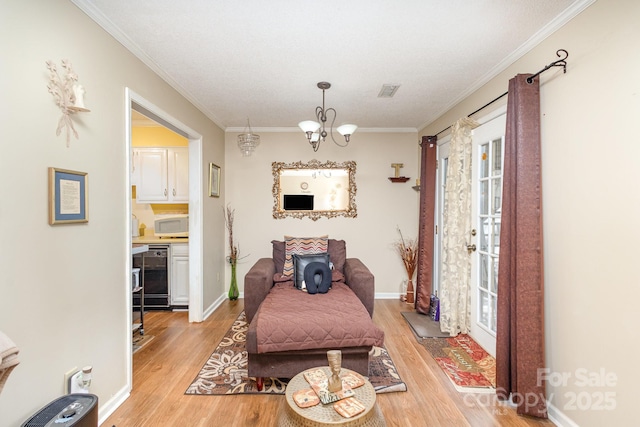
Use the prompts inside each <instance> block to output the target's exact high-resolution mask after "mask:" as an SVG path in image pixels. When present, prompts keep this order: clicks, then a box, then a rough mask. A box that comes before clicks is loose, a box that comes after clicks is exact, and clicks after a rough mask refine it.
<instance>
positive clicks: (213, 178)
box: [209, 163, 220, 197]
mask: <svg viewBox="0 0 640 427" xmlns="http://www.w3.org/2000/svg"><path fill="white" fill-rule="evenodd" d="M209 197H220V166H218V165H215V164H213V163H209Z"/></svg>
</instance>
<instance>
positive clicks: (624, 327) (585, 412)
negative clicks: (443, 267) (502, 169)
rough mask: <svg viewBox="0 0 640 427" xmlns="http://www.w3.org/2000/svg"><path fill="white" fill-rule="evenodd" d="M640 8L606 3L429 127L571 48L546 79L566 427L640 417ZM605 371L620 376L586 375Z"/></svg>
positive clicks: (549, 297)
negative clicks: (639, 126)
mask: <svg viewBox="0 0 640 427" xmlns="http://www.w3.org/2000/svg"><path fill="white" fill-rule="evenodd" d="M638 16H640V2H637V1H635V0H615V1H614V0H599V1H597V2H596V3H594V4H593V5H592V6H590V7H589V8H588V9H586V10H585V11H584V12H582V13H581V14H580V15H579V16H577V17H576V18H575V19H573V20H572V21H571V22H569V23H568V24H567V25H565V26H564V27H563V28H562V29H560V30H559V31H557V32H556V33H555V34H553V35H552V36H550V37H549V38H548V39H546V40H545V41H544V42H543V43H541V44H540V45H539V46H537V47H536V48H535V49H533V50H532V51H531V52H530V53H528V54H527V55H525V56H524V57H523V58H521V59H520V60H519V61H518V62H516V63H515V64H514V65H513V66H511V67H509V69H508V70H506V71H505V72H504V73H502V74H501V75H500V76H498V77H497V78H495V79H493V80H492V81H491V82H489V83H488V84H487V85H486V86H485V87H483V88H481V89H480V90H479V91H477V92H476V93H474V94H473V95H471V96H470V97H469V98H467V99H465V100H464V101H463V102H462V103H460V104H459V105H457V106H456V107H455V108H454V109H453V110H452V111H450V112H448V113H447V114H445V115H444V116H443V117H441V118H440V119H439V120H438V121H437V122H436V123H433V124H432V125H430V126H428V127H427V128H426V129H424V130H423V131H422V132H421V134H425V135H428V134H430V133H433V132H438V131H439V130H441V129H442V128H444V127H446V126H448V125H449V124H451V123H452V122H453V121H454V120H455V119H457V118H459V117H461V116H463V115H464V114H467V113H469V112H470V111H474V110H475V109H476V108H478V107H479V106H481V105H483V104H484V103H485V102H487V101H488V100H490V99H493V98H494V97H495V96H497V95H499V94H501V93H503V92H504V91H505V90H506V89H507V82H508V80H509V78H511V77H513V76H514V75H515V74H517V73H528V72H536V71H537V70H539V69H540V68H542V66H544V65H545V64H547V63H549V62H551V61H553V60H554V59H555V52H556V50H557V49H560V48H562V49H566V50H567V51H568V52H569V55H570V56H569V59H568V63H569V66H568V67H567V73H566V74H562V71H561V69H555V70H550V71H548V72H546V73H545V74H543V75H542V77H541V82H542V86H541V112H542V156H543V157H542V178H543V207H544V219H543V220H544V239H545V243H544V253H545V311H546V315H545V322H546V327H545V334H546V343H545V347H546V357H547V365H548V367H549V368H550V370H551V372H553V373H554V375H568V377H567V380H566V381H565V382H564V383H563V382H562V381H558V382H555V381H554V384H553V385H552V384H549V383H547V392H548V397H549V399H550V401H551V404H552V405H553V406H552V414H553V415H555V416H556V417H557V419H559V420H561V421H563V425H572V424H570V423H571V422H574V423H575V424H577V425H580V426H603V425H611V426H613V425H619V426H622V425H635V424H637V391H636V387H637V384H638V382H639V381H640V371H639V370H638V369H637V367H636V363H635V362H634V360H635V358H636V357H635V355H637V354H638V353H639V352H640V344H639V342H638V340H637V338H638V328H637V322H638V314H637V313H638V310H637V304H638V301H639V300H640V285H639V284H640V273H639V270H638V268H637V265H636V262H637V250H636V244H637V242H638V241H640V231H639V229H638V227H637V226H636V224H637V223H638V218H640V189H639V188H640V187H639V183H640V167H639V166H638V165H639V164H640V163H639V161H638V159H640V141H639V140H638V136H637V133H636V132H635V130H634V126H635V124H636V123H638V118H639V117H640V100H639V99H638V96H639V94H640V79H639V78H638V76H640V56H638V52H639V51H640V26H638V22H637V21H638V19H637V18H638ZM602 372H605V375H610V376H617V379H616V380H613V379H611V380H610V381H611V382H609V383H608V384H603V383H602V381H601V382H600V385H601V386H597V385H593V386H588V385H582V384H581V383H582V382H583V379H584V377H585V375H586V374H588V376H589V378H590V379H592V380H593V381H594V382H596V383H597V380H598V379H600V378H601V377H600V375H601V373H602ZM555 379H556V377H554V380H555ZM592 384H594V383H592ZM607 393H608V394H607ZM598 404H599V405H600V407H601V408H602V409H601V410H597V409H596V408H597V405H598ZM581 407H582V408H583V409H582V410H580V408H581ZM612 407H615V408H614V409H612V410H608V409H609V408H612Z"/></svg>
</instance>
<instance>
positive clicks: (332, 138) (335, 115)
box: [327, 108, 349, 147]
mask: <svg viewBox="0 0 640 427" xmlns="http://www.w3.org/2000/svg"><path fill="white" fill-rule="evenodd" d="M329 111H333V120H332V121H331V127H330V128H329V133H330V134H331V140H332V141H333V143H334V144H336V145H337V146H338V147H346V146H347V145H349V143H348V142H346V143H345V144H341V143H339V142H338V141H336V139H335V138H334V137H333V125H334V124H335V122H336V117H337V116H338V113H336V110H335V109H334V108H328V109H327V113H328V112H329Z"/></svg>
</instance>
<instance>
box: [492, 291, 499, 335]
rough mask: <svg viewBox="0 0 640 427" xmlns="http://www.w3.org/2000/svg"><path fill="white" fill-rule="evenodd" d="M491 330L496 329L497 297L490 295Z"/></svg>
mask: <svg viewBox="0 0 640 427" xmlns="http://www.w3.org/2000/svg"><path fill="white" fill-rule="evenodd" d="M491 330H492V331H497V330H498V298H497V297H496V296H493V295H492V296H491Z"/></svg>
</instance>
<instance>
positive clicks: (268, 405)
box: [102, 300, 553, 427]
mask: <svg viewBox="0 0 640 427" xmlns="http://www.w3.org/2000/svg"><path fill="white" fill-rule="evenodd" d="M242 310H243V302H242V300H239V301H234V302H231V301H227V302H226V303H224V304H223V305H222V306H221V307H219V308H218V309H217V310H216V311H215V312H214V313H213V314H212V315H211V316H210V317H209V318H208V319H207V320H206V321H204V322H202V323H191V324H190V323H189V322H188V315H187V313H186V312H175V313H170V312H151V313H149V314H148V315H145V333H146V334H147V335H153V336H154V339H153V340H152V341H151V342H150V343H149V344H148V345H147V346H146V347H144V348H143V349H142V350H140V351H138V352H137V353H136V354H135V355H134V359H133V366H134V370H133V391H132V393H131V397H129V399H127V401H126V402H124V404H122V406H120V407H119V408H118V409H117V410H116V411H115V412H114V413H113V414H112V415H111V416H110V417H109V418H108V419H107V420H106V422H105V423H103V424H102V426H107V427H111V426H115V427H129V426H153V427H156V426H225V427H227V426H272V425H275V421H276V420H277V415H278V411H279V410H280V409H281V407H282V406H283V405H285V401H284V396H273V395H272V396H259V395H234V396H193V395H185V394H184V392H185V390H186V389H187V387H188V386H189V384H191V382H192V381H193V379H194V378H195V376H196V375H197V373H198V372H199V371H200V368H201V367H202V366H203V365H204V363H205V361H206V360H207V359H208V358H209V356H210V355H211V353H212V352H213V350H214V349H215V347H216V346H217V345H218V343H219V342H220V340H221V338H222V336H223V335H224V333H225V332H226V331H227V329H229V327H230V326H231V324H232V323H233V321H234V320H235V319H236V317H237V316H238V314H239V313H240V312H241V311H242ZM410 310H411V307H410V306H408V305H407V304H404V303H402V302H400V301H396V300H376V302H375V312H374V321H375V323H376V324H377V325H378V326H380V327H381V328H382V329H383V330H384V332H385V346H386V348H387V350H388V351H389V354H390V355H391V357H392V359H393V361H394V362H395V364H396V367H397V369H398V372H399V374H400V376H401V378H402V379H403V381H404V382H405V383H406V384H407V387H408V391H407V392H404V393H402V392H400V393H387V394H379V395H378V396H377V403H378V406H379V407H380V409H381V411H382V413H383V414H384V416H385V419H386V421H387V425H388V426H390V427H391V426H403V427H404V426H416V427H419V426H447V427H448V426H472V427H476V426H513V427H520V426H553V423H551V422H549V421H541V420H537V419H533V418H528V417H521V416H518V415H517V414H516V413H515V411H514V410H513V409H511V408H509V407H504V406H499V405H497V404H496V402H495V399H494V398H493V396H492V395H480V394H475V395H473V394H470V395H467V394H463V393H459V392H457V391H456V390H455V388H454V387H453V386H452V385H451V383H450V382H449V380H448V378H447V377H446V376H445V374H444V373H443V372H442V371H441V370H440V368H439V367H438V365H437V364H436V362H435V360H433V358H432V357H431V356H430V355H429V353H428V352H427V351H426V350H425V348H424V347H423V346H422V345H420V343H418V342H417V340H416V339H415V338H414V336H413V334H412V333H411V330H410V329H409V326H408V325H407V323H406V322H405V320H404V318H403V317H402V316H401V315H400V312H401V311H410Z"/></svg>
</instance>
